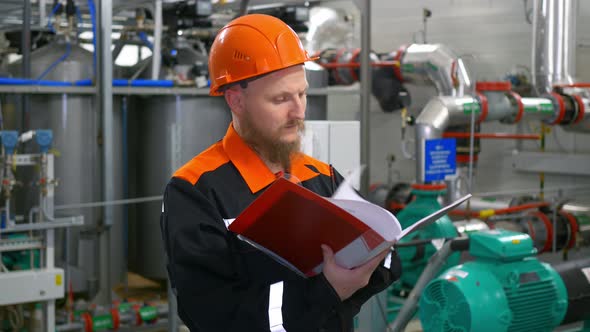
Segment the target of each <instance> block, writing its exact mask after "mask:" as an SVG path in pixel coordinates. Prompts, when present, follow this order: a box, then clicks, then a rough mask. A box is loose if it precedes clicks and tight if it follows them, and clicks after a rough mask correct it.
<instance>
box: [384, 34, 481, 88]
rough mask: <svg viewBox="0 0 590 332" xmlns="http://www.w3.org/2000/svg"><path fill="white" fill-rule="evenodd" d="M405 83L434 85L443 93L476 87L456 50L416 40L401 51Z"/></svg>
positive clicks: (402, 76) (399, 56)
mask: <svg viewBox="0 0 590 332" xmlns="http://www.w3.org/2000/svg"><path fill="white" fill-rule="evenodd" d="M395 60H398V61H400V63H401V66H400V76H401V78H402V80H403V82H404V83H406V82H407V83H414V84H426V85H434V86H435V87H436V89H437V91H438V94H439V95H440V96H457V97H460V96H463V95H468V94H470V93H471V92H472V91H471V90H472V85H473V82H472V81H471V79H470V77H469V71H468V70H467V67H466V66H465V64H464V63H463V60H462V59H461V58H459V57H458V56H457V55H456V54H455V53H454V52H453V51H451V50H450V49H449V48H447V47H446V46H444V45H441V44H412V45H410V46H408V47H407V48H405V49H404V48H402V49H400V50H399V51H398V52H397V55H396V56H395Z"/></svg>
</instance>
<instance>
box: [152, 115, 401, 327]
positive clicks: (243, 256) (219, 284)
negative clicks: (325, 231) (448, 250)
mask: <svg viewBox="0 0 590 332" xmlns="http://www.w3.org/2000/svg"><path fill="white" fill-rule="evenodd" d="M291 174H292V175H294V176H295V177H296V178H297V179H299V180H300V181H301V184H302V185H303V186H304V187H306V188H308V189H310V190H312V191H314V192H316V193H318V194H320V195H322V196H331V195H332V193H333V192H334V190H335V189H336V187H337V185H338V184H339V183H340V182H341V180H342V177H341V176H340V175H339V174H338V173H336V172H335V171H334V170H333V168H332V167H331V166H330V165H327V164H325V163H323V162H320V161H318V160H316V159H313V158H311V157H309V156H300V157H298V158H296V159H294V160H293V161H292V169H291ZM275 179H276V175H275V174H273V173H272V172H271V171H270V170H269V169H268V168H267V167H266V165H265V164H264V163H263V161H262V160H261V159H260V158H259V157H258V155H257V154H256V153H255V152H254V151H253V150H252V149H251V148H250V147H249V146H248V145H247V144H246V143H245V142H244V141H243V140H242V139H241V138H240V136H239V135H238V134H237V133H236V131H235V130H234V129H233V126H232V125H231V124H230V126H229V129H228V131H227V133H226V135H225V137H224V138H223V140H221V141H219V142H217V143H215V144H214V145H212V146H211V147H210V148H208V149H207V150H205V151H204V152H202V153H201V154H199V155H198V156H196V157H194V158H193V159H192V160H191V161H189V162H188V163H187V164H185V165H184V166H182V167H181V168H180V169H179V170H177V171H176V173H175V174H174V176H173V177H172V179H171V180H170V182H169V183H168V185H167V187H166V191H165V194H164V202H163V206H162V214H161V222H160V224H161V229H162V235H163V240H164V248H165V249H166V253H167V256H168V264H167V268H168V273H169V276H170V279H171V282H172V285H173V288H174V289H175V290H176V294H177V299H178V311H179V315H180V318H181V319H182V320H183V322H184V323H185V324H186V325H187V326H188V327H189V328H190V330H191V331H193V332H196V331H205V332H217V331H256V332H258V331H260V332H262V331H273V332H276V331H289V332H296V331H306V332H308V331H334V332H336V331H338V332H340V331H347V332H348V331H352V328H353V324H352V322H353V317H354V315H356V314H357V313H358V312H359V310H360V307H361V305H362V304H363V303H364V302H365V301H366V300H368V299H369V298H370V297H371V296H372V295H373V294H375V293H377V292H379V291H381V290H383V289H385V288H386V287H387V286H388V285H389V284H390V283H391V282H392V281H393V280H394V279H396V278H397V277H398V275H397V273H396V272H398V271H394V272H392V271H391V270H390V269H388V268H385V267H383V266H381V267H379V268H378V269H377V270H376V271H375V273H374V274H373V276H372V277H371V281H370V283H369V285H368V286H367V287H365V288H363V289H361V290H359V291H358V292H357V293H355V295H353V296H352V297H351V298H349V299H347V300H345V301H340V299H339V297H338V295H337V294H336V292H335V291H334V289H333V288H332V287H331V285H330V284H329V283H328V282H327V280H326V279H325V278H324V276H323V274H319V275H317V276H315V277H312V278H307V279H306V278H302V277H300V276H299V275H298V274H296V273H295V272H293V271H291V270H290V269H288V268H286V267H284V266H283V265H281V264H280V263H278V262H276V261H275V260H273V259H272V258H270V257H269V256H268V255H266V254H265V253H263V252H261V251H259V250H257V249H255V248H254V247H252V246H251V245H249V244H248V243H246V242H244V241H241V240H239V239H238V238H237V237H236V235H235V234H233V233H231V232H229V231H228V230H227V227H226V221H224V220H228V219H233V218H235V217H237V216H238V215H239V214H240V212H241V211H243V210H244V209H245V208H246V207H247V206H248V205H249V204H250V203H251V202H252V201H253V200H254V199H256V197H258V195H260V193H261V192H262V191H263V190H264V189H265V188H266V187H268V186H269V185H270V184H271V183H272V182H273V181H274V180H275ZM302 208H304V207H302ZM277 222H280V220H277ZM277 236H280V234H277ZM318 250H319V249H318ZM395 267H399V264H392V265H391V268H392V269H394V268H395Z"/></svg>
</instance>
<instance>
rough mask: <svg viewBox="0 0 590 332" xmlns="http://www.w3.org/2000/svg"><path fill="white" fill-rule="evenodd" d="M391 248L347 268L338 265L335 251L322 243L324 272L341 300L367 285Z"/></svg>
mask: <svg viewBox="0 0 590 332" xmlns="http://www.w3.org/2000/svg"><path fill="white" fill-rule="evenodd" d="M389 252H390V249H389V248H387V249H385V250H384V251H383V252H381V253H380V254H379V255H377V256H375V257H373V258H372V259H371V260H370V261H368V262H366V263H365V264H363V265H361V266H357V267H355V268H354V269H347V268H343V267H340V266H338V264H336V261H335V259H334V252H333V251H332V249H331V248H330V247H328V246H327V245H325V244H322V254H323V255H324V268H323V270H322V273H323V274H324V276H325V277H326V280H328V282H329V283H330V285H332V287H333V288H334V290H335V291H336V293H338V296H340V300H342V301H344V300H346V299H347V298H349V297H351V296H352V294H354V292H356V291H357V290H359V289H361V288H363V287H365V286H367V284H369V280H370V279H371V275H372V274H373V271H375V269H376V268H377V266H379V263H381V261H382V260H383V259H384V258H385V256H387V254H388V253H389Z"/></svg>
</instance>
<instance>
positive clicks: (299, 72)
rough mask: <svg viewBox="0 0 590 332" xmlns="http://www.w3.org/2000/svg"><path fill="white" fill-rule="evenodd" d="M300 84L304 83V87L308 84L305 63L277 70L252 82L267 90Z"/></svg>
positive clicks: (254, 85)
mask: <svg viewBox="0 0 590 332" xmlns="http://www.w3.org/2000/svg"><path fill="white" fill-rule="evenodd" d="M299 85H302V87H303V88H305V87H306V86H307V79H306V77H305V68H304V67H303V65H297V66H293V67H289V68H285V69H281V70H277V71H276V72H273V73H270V74H268V75H265V76H264V77H262V78H260V79H258V80H256V81H254V82H252V86H253V87H255V88H258V87H260V88H264V89H265V90H268V89H274V90H280V89H282V88H285V87H287V86H293V87H297V88H299V87H298V86H299Z"/></svg>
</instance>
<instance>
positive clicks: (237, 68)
mask: <svg viewBox="0 0 590 332" xmlns="http://www.w3.org/2000/svg"><path fill="white" fill-rule="evenodd" d="M310 60H315V59H314V58H311V57H310V56H309V55H308V54H307V52H306V51H305V50H304V49H303V45H301V40H299V37H298V36H297V34H296V33H295V31H293V29H291V28H290V27H289V26H288V25H287V24H285V23H284V22H283V21H281V20H280V19H278V18H276V17H273V16H269V15H263V14H250V15H244V16H241V17H238V18H236V19H234V20H233V21H231V22H229V23H228V24H227V25H226V26H224V27H223V28H222V29H221V30H219V33H218V34H217V36H216V37H215V41H213V45H212V46H211V51H210V53H209V77H210V78H211V89H210V90H209V94H210V95H211V96H220V95H223V89H222V87H224V86H227V85H228V84H232V83H235V82H239V81H243V80H246V79H249V78H254V77H256V76H259V75H264V74H267V73H270V72H273V71H276V70H280V69H284V68H287V67H290V66H294V65H297V64H301V63H304V62H306V61H310ZM220 88H221V89H220Z"/></svg>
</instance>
